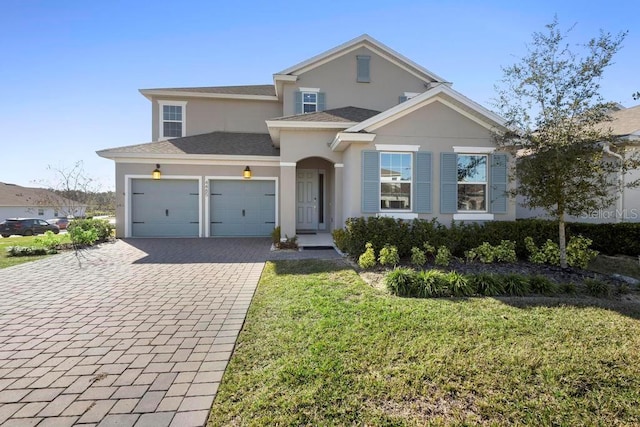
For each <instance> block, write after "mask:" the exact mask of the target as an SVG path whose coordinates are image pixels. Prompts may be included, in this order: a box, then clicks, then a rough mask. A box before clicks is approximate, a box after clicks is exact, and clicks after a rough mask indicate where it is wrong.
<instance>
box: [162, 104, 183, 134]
mask: <svg viewBox="0 0 640 427" xmlns="http://www.w3.org/2000/svg"><path fill="white" fill-rule="evenodd" d="M165 105H167V106H168V105H176V106H179V107H182V136H183V137H184V136H186V134H187V101H167V100H158V110H159V114H158V119H159V120H158V141H166V140H167V139H172V138H176V137H166V136H164V135H163V132H164V126H163V125H164V122H165V120H164V111H163V110H164V106H165ZM169 121H171V122H173V120H169Z"/></svg>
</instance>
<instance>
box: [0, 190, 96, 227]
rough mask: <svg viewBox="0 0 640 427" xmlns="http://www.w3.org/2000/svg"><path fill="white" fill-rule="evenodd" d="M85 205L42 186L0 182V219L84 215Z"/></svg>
mask: <svg viewBox="0 0 640 427" xmlns="http://www.w3.org/2000/svg"><path fill="white" fill-rule="evenodd" d="M85 209H86V207H85V206H83V205H80V204H79V203H78V202H75V201H73V200H69V199H66V198H64V197H61V196H59V195H57V194H56V193H54V192H52V191H49V190H46V189H44V188H32V187H21V186H19V185H15V184H6V183H4V182H0V221H3V220H4V219H6V218H42V219H45V220H46V219H51V218H56V217H66V216H84V212H85Z"/></svg>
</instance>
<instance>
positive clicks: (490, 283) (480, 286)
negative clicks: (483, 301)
mask: <svg viewBox="0 0 640 427" xmlns="http://www.w3.org/2000/svg"><path fill="white" fill-rule="evenodd" d="M469 282H470V283H471V284H472V285H473V287H474V288H475V292H476V293H477V294H479V295H484V296H488V297H490V296H496V295H502V294H503V293H504V287H503V285H502V279H501V276H499V275H496V274H492V273H478V274H473V275H471V276H470V277H469Z"/></svg>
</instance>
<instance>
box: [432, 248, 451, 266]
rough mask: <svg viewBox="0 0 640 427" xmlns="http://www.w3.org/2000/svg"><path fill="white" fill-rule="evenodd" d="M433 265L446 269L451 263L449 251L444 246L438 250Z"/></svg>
mask: <svg viewBox="0 0 640 427" xmlns="http://www.w3.org/2000/svg"><path fill="white" fill-rule="evenodd" d="M435 263H436V265H440V266H442V267H446V266H448V265H449V264H450V263H451V251H449V248H447V247H446V246H444V245H443V246H440V247H439V248H438V252H437V253H436V260H435Z"/></svg>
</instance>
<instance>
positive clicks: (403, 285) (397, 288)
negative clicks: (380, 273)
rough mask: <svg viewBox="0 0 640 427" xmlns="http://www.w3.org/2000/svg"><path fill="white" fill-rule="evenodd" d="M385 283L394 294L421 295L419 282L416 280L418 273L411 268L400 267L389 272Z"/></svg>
mask: <svg viewBox="0 0 640 427" xmlns="http://www.w3.org/2000/svg"><path fill="white" fill-rule="evenodd" d="M384 283H385V285H386V287H387V289H388V290H389V292H391V293H392V294H393V295H397V296H400V297H418V296H420V292H419V289H418V288H419V284H418V283H417V281H416V273H415V271H413V270H412V269H410V268H406V267H399V268H394V269H393V270H391V271H390V272H388V273H387V274H386V276H385V278H384Z"/></svg>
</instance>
